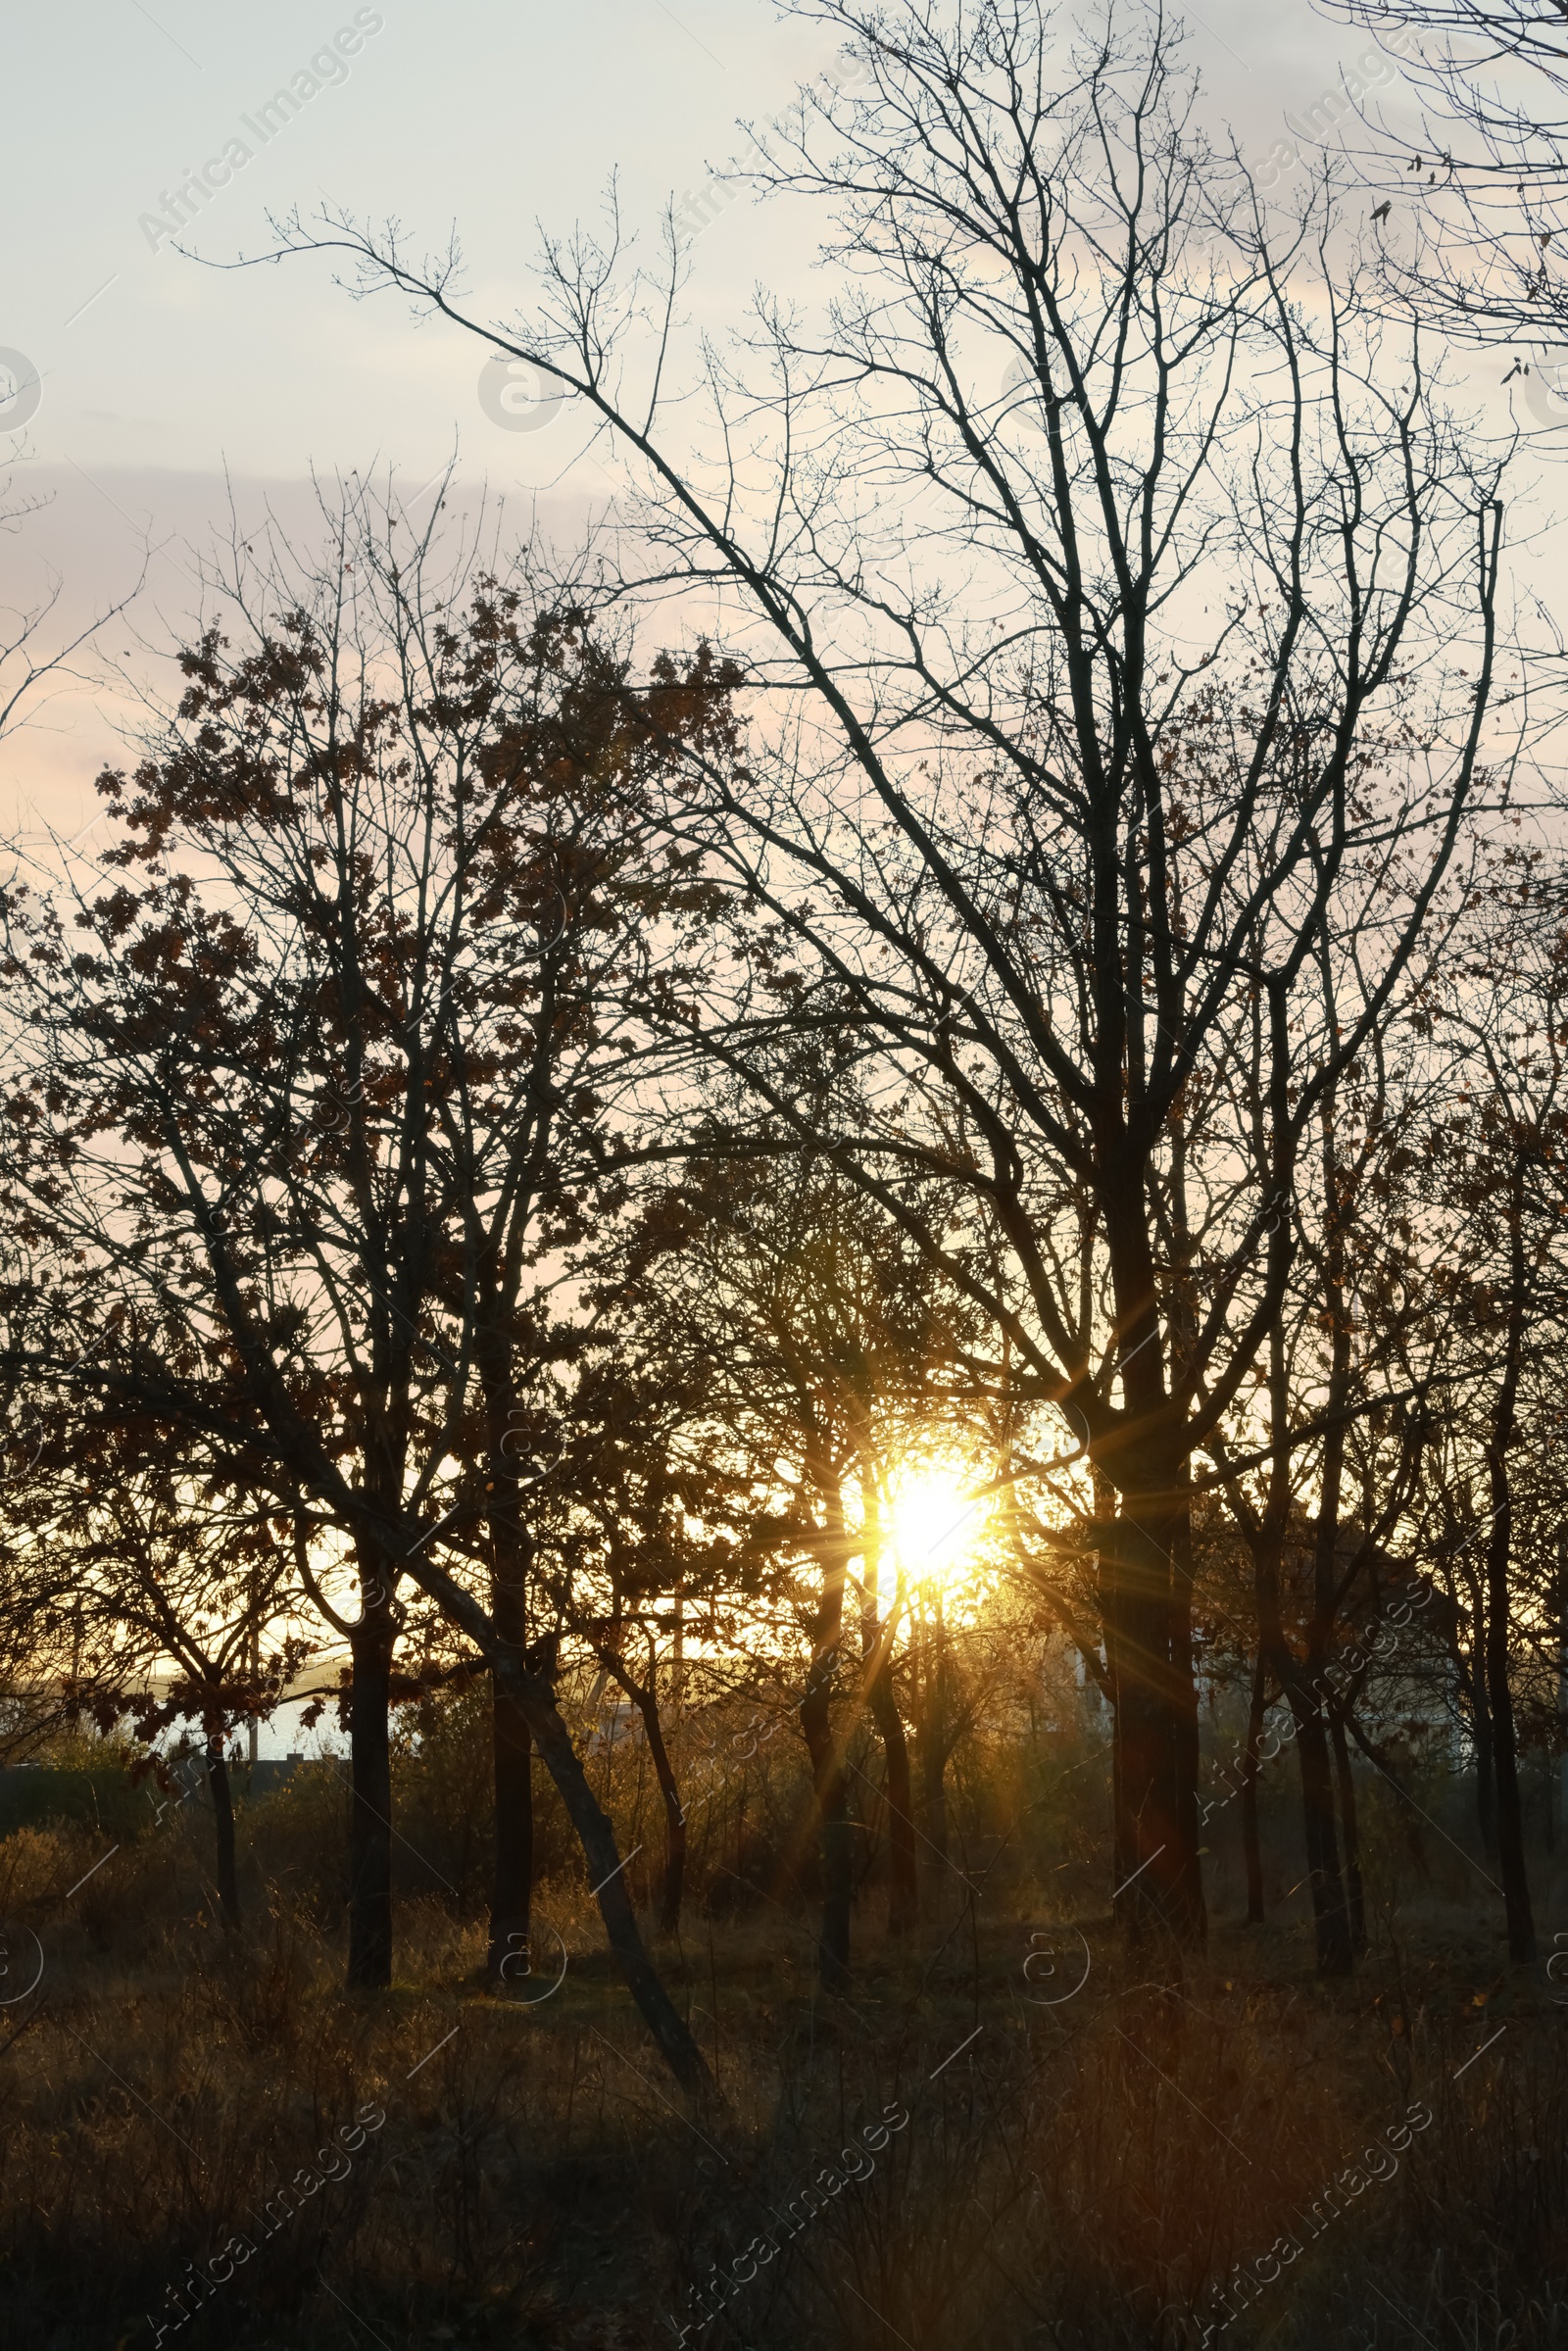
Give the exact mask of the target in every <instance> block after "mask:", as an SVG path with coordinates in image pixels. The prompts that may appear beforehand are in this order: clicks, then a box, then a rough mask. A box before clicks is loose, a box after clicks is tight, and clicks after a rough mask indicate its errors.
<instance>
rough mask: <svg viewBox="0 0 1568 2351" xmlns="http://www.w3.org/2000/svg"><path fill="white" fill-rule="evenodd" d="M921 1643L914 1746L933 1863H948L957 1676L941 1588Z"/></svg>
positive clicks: (925, 1833) (923, 1831) (923, 1824)
mask: <svg viewBox="0 0 1568 2351" xmlns="http://www.w3.org/2000/svg"><path fill="white" fill-rule="evenodd" d="M917 1646H918V1656H919V1672H918V1676H917V1683H918V1688H919V1692H920V1697H919V1711H918V1713H917V1715H916V1718H915V1726H914V1749H915V1759H916V1762H917V1763H918V1766H919V1775H920V1823H921V1835H922V1836H923V1837H924V1840H925V1845H926V1850H927V1852H928V1853H929V1854H930V1856H931V1860H932V1862H944V1861H946V1860H947V1858H948V1792H947V1785H946V1775H947V1768H948V1758H949V1757H950V1756H951V1754H952V1753H953V1677H952V1668H951V1666H950V1664H949V1660H948V1654H947V1625H946V1623H945V1621H944V1619H943V1615H942V1600H941V1595H940V1593H939V1594H938V1595H937V1600H936V1609H935V1614H934V1617H933V1618H932V1619H931V1620H930V1621H926V1622H922V1624H921V1627H920V1638H919V1641H918V1644H917ZM927 1866H928V1869H929V1866H930V1865H929V1864H928V1865H927Z"/></svg>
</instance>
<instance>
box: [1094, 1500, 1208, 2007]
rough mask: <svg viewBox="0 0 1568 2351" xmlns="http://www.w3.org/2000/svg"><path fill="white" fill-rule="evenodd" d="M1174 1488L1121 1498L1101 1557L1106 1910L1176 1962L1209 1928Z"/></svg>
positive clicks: (1133, 1937)
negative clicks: (1107, 1781)
mask: <svg viewBox="0 0 1568 2351" xmlns="http://www.w3.org/2000/svg"><path fill="white" fill-rule="evenodd" d="M1175 1485H1176V1481H1175V1479H1174V1478H1172V1480H1171V1482H1170V1485H1169V1486H1168V1487H1167V1488H1166V1490H1165V1492H1164V1494H1162V1495H1148V1496H1145V1495H1132V1496H1124V1497H1123V1499H1122V1502H1121V1506H1120V1508H1119V1510H1118V1513H1117V1517H1116V1519H1115V1521H1114V1523H1113V1526H1112V1528H1110V1529H1109V1530H1107V1534H1108V1536H1109V1539H1110V1543H1111V1544H1112V1545H1113V1548H1114V1556H1110V1555H1109V1554H1108V1553H1107V1550H1105V1549H1103V1550H1102V1554H1101V1608H1102V1615H1103V1622H1104V1626H1105V1648H1106V1666H1107V1673H1108V1679H1109V1683H1110V1689H1111V1694H1112V1703H1113V1706H1114V1709H1115V1712H1114V1722H1113V1730H1112V1740H1113V1745H1114V1758H1113V1766H1112V1781H1113V1787H1114V1789H1115V1815H1116V1818H1115V1834H1114V1850H1115V1887H1114V1895H1113V1901H1114V1908H1115V1913H1116V1918H1117V1921H1118V1923H1119V1924H1120V1925H1122V1926H1123V1927H1125V1929H1126V1930H1127V1933H1128V1936H1129V1939H1130V1941H1131V1942H1132V1944H1133V1946H1134V1947H1135V1948H1145V1947H1151V1948H1158V1949H1160V1950H1161V1951H1163V1952H1164V1953H1165V1954H1166V1956H1167V1957H1169V1958H1173V1959H1174V1958H1175V1957H1176V1955H1177V1954H1178V1953H1179V1952H1180V1951H1181V1950H1182V1949H1184V1948H1190V1947H1192V1946H1194V1945H1196V1944H1201V1942H1202V1940H1203V1936H1204V1930H1205V1918H1204V1911H1203V1889H1202V1877H1201V1867H1200V1863H1199V1859H1198V1777H1197V1769H1196V1750H1197V1692H1196V1690H1194V1688H1193V1677H1192V1657H1191V1633H1190V1626H1191V1618H1190V1614H1189V1611H1188V1608H1187V1606H1186V1603H1185V1598H1184V1589H1181V1588H1179V1587H1180V1579H1179V1577H1178V1576H1177V1572H1176V1570H1175V1569H1174V1568H1173V1566H1172V1563H1171V1545H1172V1542H1173V1539H1174V1538H1175V1537H1176V1535H1177V1526H1176V1517H1175V1513H1173V1511H1172V1510H1171V1505H1170V1494H1171V1493H1172V1492H1173V1491H1174V1490H1175ZM1156 1513H1157V1514H1158V1515H1156ZM1162 1539H1163V1540H1162ZM1184 1684H1185V1687H1184ZM1178 1964H1179V1962H1178Z"/></svg>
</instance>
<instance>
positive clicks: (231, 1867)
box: [207, 1738, 239, 1935]
mask: <svg viewBox="0 0 1568 2351" xmlns="http://www.w3.org/2000/svg"><path fill="white" fill-rule="evenodd" d="M207 1792H208V1794H209V1795H210V1796H211V1797H212V1799H213V1834H214V1837H215V1838H216V1840H217V1847H218V1905H219V1909H220V1911H221V1914H222V1923H223V1933H224V1934H225V1935H238V1933H239V1874H238V1871H237V1869H236V1867H235V1861H234V1793H233V1789H232V1788H230V1787H229V1784H228V1763H227V1760H226V1759H225V1757H224V1754H223V1742H222V1740H221V1739H213V1738H209V1739H208V1741H207Z"/></svg>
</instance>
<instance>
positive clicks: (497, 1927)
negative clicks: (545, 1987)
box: [486, 1577, 533, 1984]
mask: <svg viewBox="0 0 1568 2351" xmlns="http://www.w3.org/2000/svg"><path fill="white" fill-rule="evenodd" d="M494 1595H495V1611H494V1613H495V1622H496V1632H497V1634H498V1635H499V1637H500V1638H501V1639H502V1640H503V1641H505V1642H506V1643H507V1646H508V1648H509V1650H510V1651H511V1652H512V1654H513V1655H514V1657H515V1659H516V1662H517V1665H518V1667H519V1668H520V1667H521V1665H522V1662H523V1655H524V1650H525V1648H526V1644H527V1616H526V1602H525V1596H524V1589H523V1585H522V1582H521V1579H520V1577H517V1578H509V1579H508V1580H507V1581H505V1582H503V1581H502V1580H501V1578H500V1577H497V1579H496V1581H495V1585H494ZM490 1691H491V1740H492V1747H493V1754H494V1766H495V1875H494V1880H493V1883H492V1886H491V1892H490V1941H489V1950H488V1954H487V1959H486V1966H487V1971H488V1973H489V1976H490V1978H491V1980H492V1982H494V1983H497V1984H502V1983H505V1982H507V1981H508V1980H509V1978H517V1977H521V1976H526V1974H527V1973H528V1967H529V1956H530V1954H529V1937H530V1935H531V1932H532V1908H533V1740H532V1738H531V1737H530V1735H529V1731H528V1723H527V1718H526V1716H525V1715H524V1714H523V1711H522V1708H521V1706H520V1705H519V1703H518V1701H517V1698H516V1695H515V1692H514V1691H513V1690H511V1689H509V1688H508V1686H507V1685H506V1683H505V1682H504V1681H503V1680H502V1679H501V1678H500V1677H498V1676H497V1675H495V1674H492V1675H491V1677H490Z"/></svg>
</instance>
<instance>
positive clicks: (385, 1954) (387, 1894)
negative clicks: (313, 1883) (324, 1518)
mask: <svg viewBox="0 0 1568 2351" xmlns="http://www.w3.org/2000/svg"><path fill="white" fill-rule="evenodd" d="M360 1589H361V1592H362V1593H363V1594H364V1602H363V1609H362V1613H361V1617H360V1621H359V1623H358V1624H357V1625H355V1626H354V1627H353V1628H352V1630H351V1631H350V1634H349V1649H350V1653H351V1655H352V1658H353V1663H354V1682H353V1689H352V1691H351V1693H350V1699H349V1780H350V1789H351V1793H350V1801H349V1905H348V1907H349V1966H348V1981H349V1986H350V1989H351V1990H354V1991H385V1990H386V1989H387V1988H388V1987H389V1986H390V1984H391V1982H392V1742H391V1733H390V1728H389V1710H390V1692H391V1681H392V1652H393V1649H394V1648H395V1646H396V1644H397V1628H396V1624H395V1622H394V1618H393V1613H392V1593H391V1587H390V1584H389V1583H388V1582H387V1581H385V1580H384V1579H383V1577H382V1575H381V1574H380V1572H379V1570H378V1569H376V1568H374V1567H371V1568H370V1570H369V1572H367V1569H366V1563H365V1559H364V1555H363V1554H362V1558H361V1572H360Z"/></svg>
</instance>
